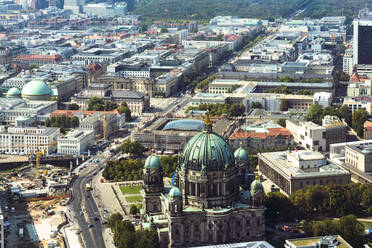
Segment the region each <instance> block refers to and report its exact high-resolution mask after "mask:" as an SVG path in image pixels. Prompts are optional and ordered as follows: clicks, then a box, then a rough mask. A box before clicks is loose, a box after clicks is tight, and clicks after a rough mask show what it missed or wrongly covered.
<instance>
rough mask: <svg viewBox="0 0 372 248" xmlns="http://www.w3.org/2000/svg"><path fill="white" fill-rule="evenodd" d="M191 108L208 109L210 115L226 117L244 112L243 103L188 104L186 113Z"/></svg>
mask: <svg viewBox="0 0 372 248" xmlns="http://www.w3.org/2000/svg"><path fill="white" fill-rule="evenodd" d="M191 110H202V111H207V110H209V113H210V114H211V115H212V116H222V115H227V116H228V117H234V116H242V115H243V114H244V112H245V107H244V105H243V104H221V103H216V104H199V105H198V106H189V107H188V108H187V110H186V113H189V112H190V111H191Z"/></svg>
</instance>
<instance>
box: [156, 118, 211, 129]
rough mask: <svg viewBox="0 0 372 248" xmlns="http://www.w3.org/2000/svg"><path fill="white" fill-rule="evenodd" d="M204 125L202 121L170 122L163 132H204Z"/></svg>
mask: <svg viewBox="0 0 372 248" xmlns="http://www.w3.org/2000/svg"><path fill="white" fill-rule="evenodd" d="M203 126H204V123H203V121H201V120H193V119H184V120H175V121H170V122H168V123H167V124H166V125H165V126H164V128H163V130H181V131H202V130H203Z"/></svg>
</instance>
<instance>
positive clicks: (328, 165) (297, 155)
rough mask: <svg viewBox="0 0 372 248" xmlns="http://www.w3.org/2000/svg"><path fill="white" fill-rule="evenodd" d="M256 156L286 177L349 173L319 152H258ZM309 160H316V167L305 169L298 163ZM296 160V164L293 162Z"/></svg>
mask: <svg viewBox="0 0 372 248" xmlns="http://www.w3.org/2000/svg"><path fill="white" fill-rule="evenodd" d="M258 156H259V158H260V159H262V160H264V161H265V162H268V163H269V164H270V166H271V167H272V168H273V169H275V170H277V171H278V172H280V173H281V174H284V176H286V177H287V178H306V177H319V176H324V177H327V176H331V175H343V174H349V172H348V171H346V170H345V169H343V168H341V167H340V166H338V165H336V164H334V163H333V162H330V161H329V160H328V159H326V158H325V157H324V156H323V155H322V154H321V153H319V152H314V151H309V150H301V151H281V152H267V153H259V154H258ZM311 160H312V161H314V160H318V162H317V163H316V164H317V165H316V168H313V169H311V170H306V169H304V168H302V166H301V165H299V164H300V163H301V162H304V161H311ZM296 161H297V162H298V164H295V162H296Z"/></svg>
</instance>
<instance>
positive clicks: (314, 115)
mask: <svg viewBox="0 0 372 248" xmlns="http://www.w3.org/2000/svg"><path fill="white" fill-rule="evenodd" d="M322 113H323V109H322V106H321V105H320V104H318V103H315V104H312V105H311V106H310V109H309V112H308V113H307V115H306V117H305V119H306V120H307V121H312V122H314V123H316V124H319V125H320V124H321V123H322Z"/></svg>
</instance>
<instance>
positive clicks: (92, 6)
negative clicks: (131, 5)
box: [83, 2, 127, 17]
mask: <svg viewBox="0 0 372 248" xmlns="http://www.w3.org/2000/svg"><path fill="white" fill-rule="evenodd" d="M83 11H84V13H85V14H87V15H88V16H97V17H115V16H121V17H123V16H125V14H126V12H127V3H126V2H118V3H115V4H108V3H89V4H86V5H84V6H83Z"/></svg>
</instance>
